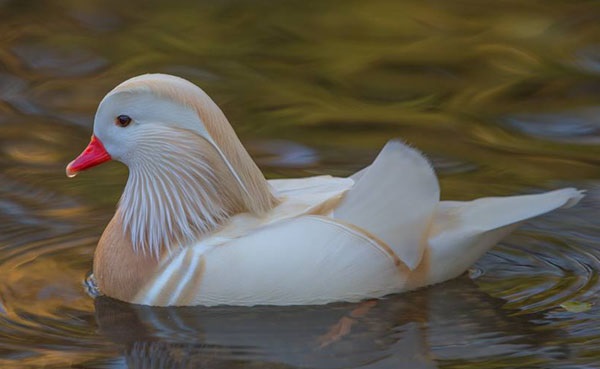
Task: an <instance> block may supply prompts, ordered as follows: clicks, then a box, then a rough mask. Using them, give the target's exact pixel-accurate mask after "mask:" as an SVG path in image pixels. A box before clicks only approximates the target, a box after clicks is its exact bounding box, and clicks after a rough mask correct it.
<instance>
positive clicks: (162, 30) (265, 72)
mask: <svg viewBox="0 0 600 369" xmlns="http://www.w3.org/2000/svg"><path fill="white" fill-rule="evenodd" d="M0 14H2V20H3V21H2V22H0V367H2V368H25V367H27V368H29V367H41V366H43V367H45V368H64V367H76V368H127V367H129V368H142V367H143V368H151V367H152V368H164V367H175V368H192V367H205V368H219V367H223V368H237V367H239V368H242V367H251V368H297V367H302V368H358V367H361V368H362V367H366V368H399V367H406V368H593V367H598V366H600V349H599V348H598V347H600V346H599V344H600V324H599V323H600V310H599V308H598V301H597V293H598V290H599V289H600V283H599V281H598V268H599V266H600V265H599V264H600V261H599V260H600V231H599V226H600V220H599V218H598V210H599V209H600V201H599V199H600V181H599V180H598V178H600V166H599V164H600V118H599V117H600V7H599V6H598V4H597V3H596V2H593V1H566V0H565V1H558V0H557V1H528V2H522V1H508V0H502V1H495V2H493V3H492V2H488V3H483V2H481V1H476V0H461V1H441V0H440V1H427V2H422V1H402V2H398V1H383V0H375V1H369V2H365V1H358V0H356V1H354V0H350V1H319V2H317V1H312V2H311V1H296V0H284V1H264V0H257V1H244V0H229V1H207V2H192V1H171V2H160V1H129V2H123V1H93V0H85V1H61V2H59V1H20V0H14V1H0ZM146 72H164V73H171V74H177V75H180V76H182V77H185V78H187V79H190V80H191V81H193V82H195V83H197V84H198V85H200V86H202V88H204V89H205V90H206V91H207V92H208V93H209V94H210V95H211V96H212V97H213V98H214V99H215V101H216V102H217V103H218V104H219V105H220V106H221V107H222V108H223V110H224V111H225V113H226V114H227V116H228V117H229V118H230V120H231V122H232V124H233V125H234V127H235V129H236V131H237V132H238V133H239V135H240V137H241V139H242V141H243V142H244V143H245V144H246V146H247V147H248V149H249V151H250V153H251V154H252V155H253V157H254V158H256V160H257V162H258V163H259V165H260V166H261V168H262V169H263V170H264V172H265V174H266V175H267V176H268V177H269V178H281V177H295V176H310V175H317V174H333V175H349V174H351V173H353V172H354V171H356V170H358V169H360V168H362V167H364V166H365V165H367V164H368V163H369V162H370V161H371V160H372V159H373V158H374V157H375V155H376V154H377V152H378V150H379V149H380V148H381V147H382V146H383V144H384V143H385V142H386V141H387V140H388V139H390V138H394V137H401V138H403V139H404V140H406V141H408V142H409V143H411V144H412V145H414V146H416V147H418V148H419V149H421V150H422V151H423V152H424V153H425V154H426V155H427V156H428V157H430V158H431V160H432V161H433V163H434V166H435V168H436V171H437V172H438V174H439V176H440V181H441V187H442V197H443V198H444V199H461V200H464V199H472V198H476V197H480V196H500V195H508V194H513V193H535V192H541V191H544V190H549V189H555V188H559V187H564V186H576V187H579V188H582V189H586V190H587V191H588V192H587V193H588V196H587V197H586V198H585V199H584V201H583V202H582V203H581V204H580V205H578V206H577V207H575V208H572V209H567V210H561V211H557V212H555V213H552V214H550V215H548V216H545V217H542V218H538V219H535V220H533V221H531V222H529V223H527V224H526V225H524V226H523V227H522V228H521V229H520V230H519V231H518V232H516V233H515V234H514V235H512V236H511V237H509V238H507V239H506V240H505V241H503V242H502V243H501V244H500V245H499V246H497V247H496V248H495V249H494V250H493V251H491V252H489V253H488V254H486V255H485V256H484V257H483V258H482V259H481V260H480V261H479V262H478V263H477V264H476V265H475V266H474V267H473V269H472V270H471V271H470V273H468V274H465V275H464V276H462V277H460V278H458V279H457V280H454V281H451V282H448V283H444V284H441V285H438V286H434V287H432V288H428V289H423V290H419V291H416V292H412V293H409V294H405V295H400V296H391V297H389V298H386V299H383V300H379V301H377V302H375V303H371V302H369V303H363V304H332V305H328V306H320V307H287V308H268V307H260V308H253V309H247V308H246V309H243V308H226V307H222V308H214V309H212V308H211V309H205V308H185V309H156V308H147V307H137V306H132V305H128V304H123V303H119V302H116V301H113V300H110V299H107V298H98V299H95V300H94V299H93V298H92V297H90V296H89V295H88V294H87V293H86V289H85V287H84V280H85V278H86V275H87V274H88V272H89V271H90V269H91V260H92V257H93V252H94V247H95V244H96V242H97V239H98V237H99V235H100V233H101V232H102V230H103V228H104V226H105V224H106V223H107V222H108V220H109V219H110V217H111V216H112V214H113V211H114V206H115V203H116V201H117V200H118V197H119V195H120V192H121V190H122V188H123V185H124V182H125V180H126V173H127V172H126V169H125V168H124V167H123V166H121V165H119V164H117V163H110V164H107V165H104V166H103V167H100V168H97V169H95V170H93V171H90V172H86V173H84V174H82V175H81V176H79V177H77V179H76V180H68V179H67V178H66V177H65V176H64V167H65V164H66V163H67V162H69V161H70V160H71V159H72V158H73V157H74V156H75V155H76V154H78V153H79V151H81V149H82V148H83V147H84V145H85V144H86V143H87V141H88V139H89V135H90V132H91V127H92V120H93V114H94V112H95V109H96V106H97V104H98V102H99V101H100V99H101V98H102V97H103V96H104V94H105V93H106V92H107V91H108V90H110V89H111V88H112V87H113V86H114V85H116V84H117V83H119V82H121V81H122V80H124V79H126V78H128V77H131V76H134V75H137V74H141V73H146ZM565 302H578V303H591V304H592V306H591V309H589V310H587V311H584V312H569V311H567V310H565V309H564V308H562V307H561V304H564V303H565Z"/></svg>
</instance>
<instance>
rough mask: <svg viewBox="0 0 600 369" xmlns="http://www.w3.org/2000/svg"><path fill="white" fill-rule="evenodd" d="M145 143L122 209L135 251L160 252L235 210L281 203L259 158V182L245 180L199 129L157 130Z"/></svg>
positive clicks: (207, 229)
mask: <svg viewBox="0 0 600 369" xmlns="http://www.w3.org/2000/svg"><path fill="white" fill-rule="evenodd" d="M144 145H145V146H144V147H141V148H140V150H139V151H138V152H139V154H138V157H136V158H130V160H129V179H128V181H127V185H126V186H125V190H124V192H123V195H122V197H121V200H120V202H119V208H118V212H117V214H118V215H120V216H121V221H122V224H123V227H124V229H123V231H124V232H125V234H126V235H128V236H129V237H130V239H131V244H132V245H133V248H134V252H141V253H143V254H149V255H152V256H155V257H159V255H162V254H164V252H165V251H167V252H168V251H169V250H171V249H172V248H174V247H179V246H185V245H189V244H191V243H193V242H196V241H198V240H199V239H200V238H201V237H202V236H203V235H204V234H206V233H208V232H211V231H213V230H215V228H217V227H219V226H220V225H222V224H224V223H226V222H227V220H228V219H229V218H230V217H231V216H232V215H234V214H237V213H241V212H251V213H261V212H265V211H267V210H269V209H270V208H272V207H273V206H274V204H275V200H274V198H273V195H272V194H271V192H270V189H269V186H268V184H267V182H266V180H265V179H264V177H263V176H262V173H260V171H259V170H258V168H257V167H256V165H255V164H254V162H252V163H251V166H250V168H253V169H255V170H256V171H258V173H256V172H252V176H253V178H252V181H253V186H245V185H244V181H245V180H248V179H247V178H245V174H244V173H241V174H240V173H237V172H233V171H232V168H231V165H228V164H227V162H226V161H225V160H224V158H223V156H222V153H219V152H218V151H217V149H216V148H215V147H214V145H213V144H211V143H210V142H208V141H207V140H205V139H204V138H202V137H200V136H198V135H196V134H194V133H191V132H189V131H184V130H173V129H170V130H168V131H164V132H157V133H156V134H155V135H153V136H152V137H145V138H144ZM248 158H249V156H248ZM257 178H259V180H257Z"/></svg>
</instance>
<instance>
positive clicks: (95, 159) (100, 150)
mask: <svg viewBox="0 0 600 369" xmlns="http://www.w3.org/2000/svg"><path fill="white" fill-rule="evenodd" d="M110 159H111V157H110V155H109V154H108V152H106V149H105V148H104V145H103V144H102V141H100V140H99V139H98V138H97V137H96V136H94V135H92V140H91V141H90V143H89V144H88V145H87V147H86V148H85V150H83V152H82V153H81V154H79V156H78V157H77V158H76V159H75V160H73V161H72V162H70V163H69V165H67V177H75V175H77V173H79V172H81V171H82V170H86V169H88V168H91V167H95V166H96V165H99V164H102V163H104V162H105V161H109V160H110Z"/></svg>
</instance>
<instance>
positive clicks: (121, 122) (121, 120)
mask: <svg viewBox="0 0 600 369" xmlns="http://www.w3.org/2000/svg"><path fill="white" fill-rule="evenodd" d="M129 123H131V117H130V116H129V115H119V116H118V117H117V118H116V119H115V124H116V125H118V126H119V127H127V126H128V125H129Z"/></svg>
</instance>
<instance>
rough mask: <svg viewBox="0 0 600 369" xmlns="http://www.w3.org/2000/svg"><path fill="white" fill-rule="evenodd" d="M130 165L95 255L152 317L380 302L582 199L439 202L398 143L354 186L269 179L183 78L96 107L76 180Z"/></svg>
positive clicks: (153, 81)
mask: <svg viewBox="0 0 600 369" xmlns="http://www.w3.org/2000/svg"><path fill="white" fill-rule="evenodd" d="M110 159H115V160H118V161H121V162H123V163H124V164H125V165H127V166H128V167H129V179H128V181H127V185H126V186H125V190H124V192H123V195H122V197H121V200H120V202H119V205H118V209H117V211H116V214H115V216H114V217H113V219H112V220H111V222H110V223H109V225H108V226H107V228H106V230H105V231H104V234H103V235H102V237H101V239H100V241H99V243H98V247H97V249H96V253H95V257H94V276H95V278H96V281H97V285H98V288H99V289H100V290H101V291H102V292H103V293H104V294H106V295H108V296H110V297H114V298H117V299H120V300H124V301H128V302H132V303H139V304H146V305H160V306H166V305H218V304H228V305H255V304H272V305H293V304H324V303H328V302H333V301H358V300H361V299H366V298H377V297H381V296H384V295H387V294H391V293H398V292H403V291H408V290H412V289H415V288H419V287H423V286H426V285H429V284H433V283H439V282H443V281H445V280H448V279H450V278H454V277H456V276H458V275H460V274H461V273H463V272H464V271H465V270H466V269H467V268H468V267H469V266H470V265H471V264H472V263H474V262H475V261H476V260H477V259H478V258H479V257H480V256H482V255H483V254H484V253H485V252H486V251H487V250H488V249H490V248H491V247H492V246H493V245H494V244H495V243H496V242H498V241H499V240H500V239H501V238H502V237H504V236H505V235H507V234H508V233H509V232H511V231H512V230H513V229H514V228H515V227H516V226H517V225H518V224H519V223H520V222H522V221H524V220H526V219H528V218H531V217H534V216H537V215H540V214H543V213H546V212H549V211H551V210H554V209H557V208H561V207H568V206H572V205H574V204H576V203H577V202H578V201H579V200H580V199H581V197H582V196H583V195H582V193H581V192H580V191H578V190H576V189H573V188H565V189H562V190H557V191H552V192H548V193H544V194H540V195H525V196H515V197H506V198H484V199H478V200H475V201H471V202H455V201H441V202H440V197H439V186H438V182H437V179H436V176H435V174H434V172H433V170H432V168H431V165H430V164H429V163H428V161H427V160H426V159H425V158H424V157H423V156H422V155H421V154H420V153H419V152H417V151H416V150H414V149H412V148H410V147H408V146H406V145H404V144H402V143H400V142H398V141H391V142H389V143H388V144H387V145H386V146H385V147H384V148H383V150H382V151H381V153H380V154H379V156H378V157H377V158H376V159H375V161H374V162H373V164H371V165H370V166H369V167H367V168H365V169H363V170H362V171H360V172H358V173H356V174H355V175H353V176H352V177H350V178H335V177H331V176H318V177H311V178H302V179H285V180H270V181H267V180H265V178H264V177H263V175H262V173H261V172H260V170H259V169H258V167H257V166H256V164H255V163H254V162H253V161H252V159H251V158H250V156H249V155H248V153H247V152H246V150H245V149H244V147H243V146H242V144H241V143H240V141H239V139H238V138H237V136H236V135H235V133H234V131H233V129H232V128H231V126H230V125H229V122H228V121H227V119H226V118H225V116H224V115H223V113H222V112H221V110H220V109H219V107H218V106H217V105H216V104H215V103H214V102H213V101H212V100H211V99H210V98H209V97H208V96H207V95H206V94H205V93H204V92H203V91H202V90H201V89H200V88H198V87H197V86H195V85H194V84H192V83H190V82H188V81H186V80H184V79H182V78H178V77H174V76H169V75H164V74H147V75H142V76H138V77H135V78H131V79H129V80H127V81H125V82H123V83H122V84H120V85H119V86H117V87H116V88H115V89H114V90H112V91H111V92H109V93H108V95H106V97H104V99H103V100H102V102H101V103H100V106H99V107H98V111H97V113H96V117H95V120H94V134H93V136H92V140H91V142H90V144H89V146H88V147H87V148H86V149H85V150H84V151H83V153H82V154H81V155H80V156H79V157H78V158H76V159H75V160H74V161H72V162H71V163H70V164H69V165H68V166H67V174H68V175H69V176H74V175H75V174H76V173H77V172H79V171H82V170H84V169H87V168H90V167H92V166H95V165H97V164H100V163H102V162H105V161H107V160H110Z"/></svg>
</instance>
